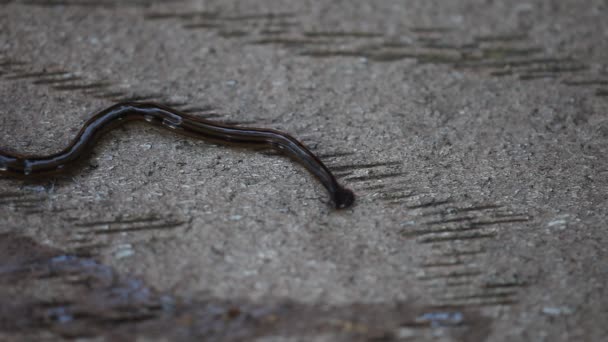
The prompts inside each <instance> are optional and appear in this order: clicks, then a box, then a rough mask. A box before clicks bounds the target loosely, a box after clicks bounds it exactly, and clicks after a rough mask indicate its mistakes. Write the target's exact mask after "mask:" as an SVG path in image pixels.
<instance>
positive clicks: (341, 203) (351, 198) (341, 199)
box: [333, 188, 355, 209]
mask: <svg viewBox="0 0 608 342" xmlns="http://www.w3.org/2000/svg"><path fill="white" fill-rule="evenodd" d="M333 197H334V198H333V201H334V205H335V206H336V209H345V208H348V207H350V206H351V205H353V203H354V202H355V194H354V193H353V192H352V191H350V190H349V189H346V188H340V189H338V190H337V191H336V192H335V193H334V196H333Z"/></svg>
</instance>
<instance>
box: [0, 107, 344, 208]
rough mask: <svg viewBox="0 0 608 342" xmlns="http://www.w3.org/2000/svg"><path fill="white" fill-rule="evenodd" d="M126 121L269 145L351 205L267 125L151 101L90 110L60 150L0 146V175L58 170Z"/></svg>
mask: <svg viewBox="0 0 608 342" xmlns="http://www.w3.org/2000/svg"><path fill="white" fill-rule="evenodd" d="M127 121H145V122H148V123H150V124H154V125H156V126H160V127H163V128H166V129H169V130H172V131H175V132H177V133H180V134H184V135H188V136H192V137H195V138H199V139H205V140H210V141H214V142H218V143H236V144H242V145H245V146H251V147H270V148H273V149H275V150H278V151H281V152H283V153H285V154H287V155H288V156H290V157H292V158H294V159H296V160H297V161H298V162H300V163H301V164H302V165H304V167H306V169H308V170H309V171H310V172H311V173H312V174H314V175H315V176H316V177H317V178H318V179H319V180H320V181H321V183H322V184H323V186H325V188H326V189H327V191H329V194H330V196H331V200H332V202H333V204H334V206H335V207H336V208H337V209H341V208H346V207H349V206H350V205H352V204H353V202H354V199H355V196H354V194H353V192H352V191H350V190H348V189H346V188H344V187H342V186H341V185H340V184H338V182H337V180H336V178H335V177H334V176H333V174H332V173H331V172H330V171H329V169H328V168H327V167H326V166H325V165H324V164H323V163H322V162H321V160H319V158H318V157H317V156H315V155H314V154H313V153H312V152H311V151H310V150H309V149H308V148H306V146H304V145H303V144H302V143H300V142H299V141H298V140H296V139H294V138H293V137H291V136H290V135H288V134H285V133H283V132H279V131H275V130H272V129H262V128H246V127H234V126H228V125H222V124H218V123H214V122H211V121H207V120H204V119H199V118H196V117H194V116H190V115H188V114H185V113H182V112H179V111H177V110H174V109H171V108H168V107H165V106H162V105H158V104H153V103H135V102H128V103H118V104H115V105H113V106H111V107H109V108H107V109H104V110H102V111H101V112H99V113H97V114H95V115H94V116H93V117H92V118H91V119H90V120H89V121H87V122H86V123H85V124H84V126H83V127H82V129H81V130H80V132H79V133H78V135H77V136H76V138H75V139H74V140H73V141H72V142H71V143H70V145H69V146H68V147H67V148H65V149H64V150H63V151H61V152H59V153H55V154H51V155H48V156H23V155H18V154H12V153H8V152H4V151H2V150H0V175H5V176H14V177H25V178H34V177H39V176H44V175H48V174H54V173H58V172H62V171H63V170H64V169H66V168H68V167H69V166H71V165H72V164H74V162H75V161H76V160H78V159H80V158H82V157H83V156H84V155H86V153H87V152H88V151H89V150H90V149H91V148H92V146H93V145H94V143H95V142H96V141H97V139H98V138H99V136H100V135H101V134H102V133H103V132H106V131H108V130H109V129H111V128H113V127H116V126H118V125H120V124H122V123H125V122H127Z"/></svg>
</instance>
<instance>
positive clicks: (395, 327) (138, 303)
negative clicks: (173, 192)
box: [0, 234, 489, 341]
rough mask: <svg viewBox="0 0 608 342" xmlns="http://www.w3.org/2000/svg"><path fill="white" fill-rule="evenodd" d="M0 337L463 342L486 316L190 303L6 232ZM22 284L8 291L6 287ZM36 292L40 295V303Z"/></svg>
mask: <svg viewBox="0 0 608 342" xmlns="http://www.w3.org/2000/svg"><path fill="white" fill-rule="evenodd" d="M0 260H1V264H0V284H4V285H3V286H2V287H0V300H2V303H3V305H2V308H1V309H0V330H2V331H5V332H9V333H11V332H13V333H17V332H23V333H26V334H28V335H29V336H35V335H36V333H38V332H43V331H49V332H52V333H53V334H54V335H55V336H58V337H63V338H76V337H99V336H104V337H107V338H112V339H113V340H116V339H118V340H125V341H126V340H129V339H130V338H131V337H132V336H133V334H134V333H135V334H138V335H143V336H154V337H160V336H164V337H167V338H170V339H178V340H200V339H204V340H223V341H232V340H250V339H252V338H255V337H260V336H300V337H301V336H311V337H312V336H316V335H321V334H323V335H324V334H330V335H332V336H334V338H335V340H344V341H368V340H374V341H380V340H382V341H392V340H396V339H397V338H399V336H400V334H401V335H403V334H405V332H404V329H407V334H411V337H415V336H418V337H422V336H426V335H428V334H429V333H430V330H432V329H438V328H441V329H444V330H445V331H446V332H447V333H448V334H449V335H451V336H453V337H454V338H457V339H459V340H466V341H483V340H484V339H485V337H486V336H487V334H488V331H489V327H488V319H487V318H484V317H482V316H481V315H480V314H479V313H478V312H476V311H474V310H470V309H463V308H461V307H450V308H449V310H443V309H442V310H438V309H431V308H426V307H424V306H419V305H413V304H406V303H387V304H349V305H345V306H324V305H307V304H300V303H296V302H293V301H280V300H276V299H273V300H270V301H268V302H266V303H251V302H247V301H239V300H232V301H226V300H218V299H213V298H199V299H196V300H194V301H191V302H186V301H183V300H180V299H177V298H176V297H174V296H171V295H167V294H161V293H157V292H156V291H154V290H153V289H151V288H149V287H148V286H146V285H145V284H143V283H142V282H141V281H138V280H136V279H133V278H130V277H123V276H120V275H118V274H117V273H116V272H115V271H114V270H112V269H111V268H109V267H107V266H104V265H103V264H100V263H98V262H97V261H95V260H93V259H89V258H82V257H77V256H73V255H68V254H65V252H63V251H61V250H58V249H55V248H52V247H47V246H43V245H40V244H38V243H36V242H35V241H34V240H32V239H30V238H26V237H21V236H16V235H14V234H2V235H0ZM8 283H12V284H15V283H16V284H19V288H20V289H21V290H22V291H20V292H18V293H13V294H11V291H10V289H9V288H8V287H6V285H8ZM40 286H42V287H44V288H45V291H43V292H44V293H39V294H38V295H36V296H35V298H34V297H32V296H30V295H28V294H29V293H31V292H30V290H33V291H34V292H36V290H35V289H36V288H39V287H40Z"/></svg>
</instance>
